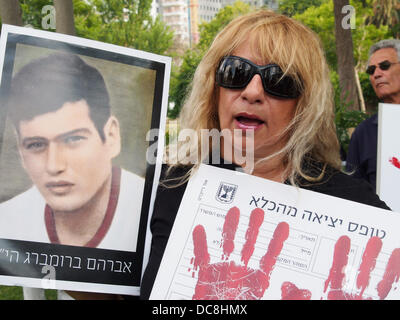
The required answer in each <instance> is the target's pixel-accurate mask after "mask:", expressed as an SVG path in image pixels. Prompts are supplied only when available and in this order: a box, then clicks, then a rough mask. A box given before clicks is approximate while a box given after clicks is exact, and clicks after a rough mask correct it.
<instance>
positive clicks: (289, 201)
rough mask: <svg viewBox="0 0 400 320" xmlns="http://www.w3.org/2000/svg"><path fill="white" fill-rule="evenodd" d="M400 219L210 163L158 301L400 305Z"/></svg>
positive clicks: (195, 184)
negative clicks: (338, 301) (365, 301)
mask: <svg viewBox="0 0 400 320" xmlns="http://www.w3.org/2000/svg"><path fill="white" fill-rule="evenodd" d="M399 225H400V215H399V214H398V213H396V212H392V211H388V210H384V209H379V208H376V207H371V206H367V205H363V204H359V203H356V202H353V201H348V200H343V199H339V198H335V197H332V196H327V195H324V194H321V193H317V192H312V191H308V190H304V189H300V188H295V187H292V186H289V185H285V184H281V183H276V182H272V181H269V180H266V179H262V178H259V177H255V176H250V175H245V174H241V173H238V172H234V171H230V170H226V169H221V168H216V167H212V166H209V165H201V167H200V169H199V171H198V172H197V173H196V174H195V176H194V177H193V178H192V179H191V180H190V181H189V183H188V186H187V189H186V191H185V194H184V197H183V199H182V202H181V205H180V208H179V211H178V214H177V216H176V219H175V223H174V226H173V229H172V232H171V235H170V238H169V242H168V244H167V247H166V250H165V253H164V256H163V259H162V263H161V266H160V269H159V271H158V274H157V278H156V281H155V284H154V286H153V290H152V293H151V296H150V299H172V300H181V299H303V300H306V299H316V300H319V299H356V298H362V299H370V298H372V299H399V298H400V292H399V290H396V288H397V286H398V283H397V282H396V281H398V278H397V279H395V276H396V275H398V274H399V272H400V264H399V257H400V250H399V249H396V248H400V235H399V232H398V226H399Z"/></svg>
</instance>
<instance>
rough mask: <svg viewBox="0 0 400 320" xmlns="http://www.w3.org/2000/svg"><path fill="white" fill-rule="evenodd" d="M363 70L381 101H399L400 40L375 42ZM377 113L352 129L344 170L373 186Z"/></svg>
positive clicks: (374, 185) (397, 102)
mask: <svg viewBox="0 0 400 320" xmlns="http://www.w3.org/2000/svg"><path fill="white" fill-rule="evenodd" d="M366 72H367V73H368V74H369V80H370V81H371V85H372V87H373V88H374V91H375V93H376V95H377V97H378V98H379V100H380V101H382V102H384V103H393V104H400V40H396V39H388V40H381V41H379V42H377V43H375V44H374V45H373V46H372V47H371V48H370V50H369V60H368V67H367V70H366ZM377 141H378V115H377V114H375V115H373V116H372V117H370V118H368V119H366V120H364V121H363V122H361V123H360V124H359V125H358V126H357V128H356V129H355V131H354V132H353V134H352V136H351V140H350V144H349V150H348V154H347V159H346V170H347V171H350V172H353V171H354V174H353V175H354V176H355V177H357V178H362V179H365V180H367V181H368V182H369V183H370V184H371V185H372V186H373V187H374V189H375V190H376V157H377V143H378V142H377Z"/></svg>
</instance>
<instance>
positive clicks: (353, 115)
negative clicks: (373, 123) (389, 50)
mask: <svg viewBox="0 0 400 320" xmlns="http://www.w3.org/2000/svg"><path fill="white" fill-rule="evenodd" d="M373 1H376V0H364V1H350V4H351V5H352V6H353V7H354V8H355V13H356V17H355V19H356V23H355V29H352V38H353V48H354V51H353V53H354V60H355V65H356V70H357V71H358V76H359V79H360V84H361V89H362V92H363V97H364V100H365V103H366V106H367V110H370V111H372V112H373V110H374V109H375V108H376V106H377V105H378V100H377V97H376V95H375V92H374V90H373V88H372V86H371V84H370V81H369V77H368V75H367V74H366V73H365V68H366V66H367V62H368V51H369V48H370V47H371V45H372V44H374V43H375V42H377V41H379V40H382V39H386V38H391V30H390V29H389V28H388V26H383V25H381V26H380V27H377V26H376V25H375V24H373V23H371V19H369V17H372V16H373V15H374V9H373ZM293 18H295V19H297V20H299V21H301V22H302V23H304V24H305V25H307V26H308V27H310V28H311V29H312V30H313V31H315V32H316V33H317V34H318V36H319V37H320V39H321V42H322V45H323V47H324V50H325V54H326V58H327V61H328V64H329V66H330V69H331V80H332V84H333V86H334V90H335V107H336V119H335V120H336V127H337V131H338V137H339V140H340V142H341V144H342V146H343V147H344V149H345V150H347V146H348V143H349V139H350V135H349V130H348V129H349V128H353V127H355V126H357V125H358V123H359V122H360V121H362V120H363V119H365V117H366V115H365V114H364V113H363V112H361V111H348V110H347V105H346V104H345V103H344V102H343V101H342V100H341V99H340V84H339V81H338V76H337V72H336V70H337V58H336V44H335V32H334V28H335V21H334V15H333V1H332V0H323V1H322V4H321V5H320V6H313V7H309V8H307V9H306V10H304V11H303V12H302V13H297V14H295V15H294V16H293Z"/></svg>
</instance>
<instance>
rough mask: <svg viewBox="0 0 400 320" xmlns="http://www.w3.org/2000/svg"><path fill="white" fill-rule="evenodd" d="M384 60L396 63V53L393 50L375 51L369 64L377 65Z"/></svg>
mask: <svg viewBox="0 0 400 320" xmlns="http://www.w3.org/2000/svg"><path fill="white" fill-rule="evenodd" d="M384 60H388V61H390V62H396V61H397V60H398V57H397V51H396V49H394V48H382V49H379V50H377V51H375V52H374V53H373V54H372V56H371V59H370V64H377V63H380V62H382V61H384Z"/></svg>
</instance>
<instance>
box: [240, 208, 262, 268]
mask: <svg viewBox="0 0 400 320" xmlns="http://www.w3.org/2000/svg"><path fill="white" fill-rule="evenodd" d="M263 221H264V211H263V210H262V209H260V208H256V209H254V210H253V211H252V212H251V215H250V221H249V227H248V229H247V232H246V243H245V244H244V245H243V249H242V261H243V263H244V265H245V266H246V267H247V264H248V262H249V259H250V257H251V256H252V255H253V252H254V245H255V243H256V240H257V236H258V232H259V230H260V227H261V224H262V223H263Z"/></svg>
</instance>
